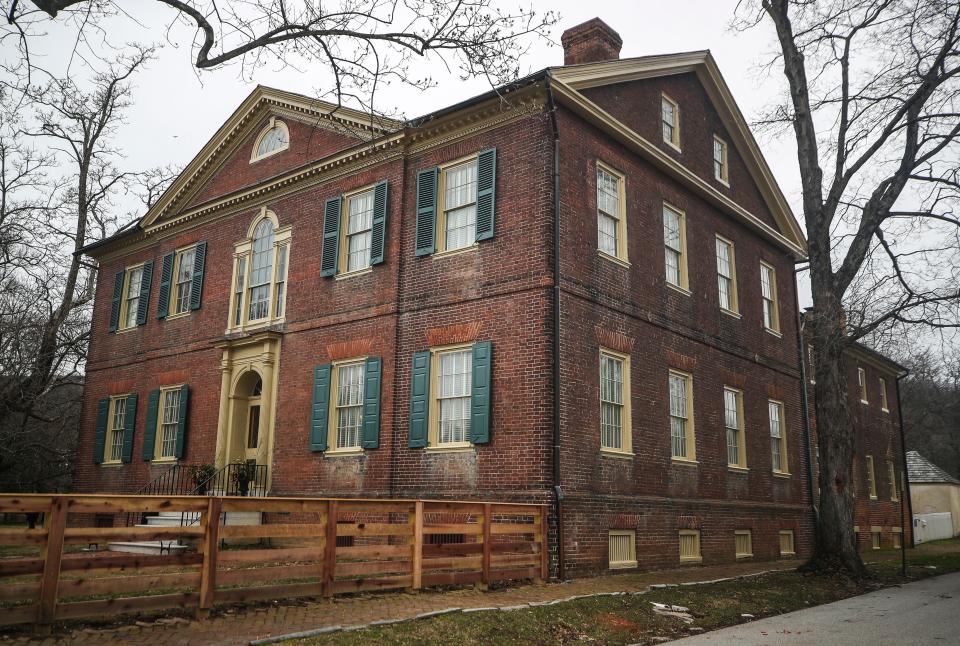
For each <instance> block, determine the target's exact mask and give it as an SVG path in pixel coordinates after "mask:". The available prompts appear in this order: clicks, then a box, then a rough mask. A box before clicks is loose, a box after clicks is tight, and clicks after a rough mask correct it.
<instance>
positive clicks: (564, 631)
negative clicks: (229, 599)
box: [293, 539, 960, 646]
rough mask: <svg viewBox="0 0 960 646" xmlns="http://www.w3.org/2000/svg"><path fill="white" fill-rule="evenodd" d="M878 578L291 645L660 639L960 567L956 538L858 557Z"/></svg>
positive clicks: (429, 625) (717, 589)
mask: <svg viewBox="0 0 960 646" xmlns="http://www.w3.org/2000/svg"><path fill="white" fill-rule="evenodd" d="M863 556H864V560H865V561H866V562H867V563H868V567H869V568H870V570H871V572H872V573H873V574H874V576H875V581H874V582H872V583H869V584H864V585H861V584H857V583H854V582H852V581H849V580H846V579H844V578H842V577H836V576H820V575H817V576H811V575H806V576H805V575H802V574H799V573H797V572H795V571H784V572H777V573H770V574H765V575H762V576H757V577H751V578H746V579H740V580H736V581H724V582H720V583H712V584H707V585H701V586H679V587H673V588H665V589H658V590H654V591H652V592H649V593H647V594H642V595H623V596H616V597H596V598H590V599H579V600H576V601H571V602H568V603H561V604H557V605H554V606H543V607H536V608H530V609H525V610H514V611H511V612H477V613H469V614H463V613H452V614H449V615H443V616H440V617H435V618H432V619H425V620H420V621H409V622H405V623H401V624H395V625H392V626H384V627H380V628H370V629H364V630H360V631H354V632H346V633H336V634H332V635H325V636H321V637H314V638H310V639H304V640H299V641H297V642H293V643H295V644H300V645H302V646H306V645H309V646H332V645H343V646H347V645H350V646H356V645H363V644H377V645H394V644H395V645H398V646H399V645H406V644H409V645H411V646H413V645H427V646H429V645H432V644H436V645H441V644H443V645H446V644H450V643H453V642H455V643H457V644H462V645H474V644H475V645H481V644H491V645H498V644H504V645H506V644H528V645H531V646H532V645H543V646H553V645H555V644H574V643H583V642H589V643H593V644H635V643H644V644H647V643H649V644H654V643H659V642H660V641H664V639H665V638H676V637H682V636H685V635H689V634H693V633H698V632H702V631H705V630H713V629H716V628H722V627H724V626H730V625H734V624H738V623H742V622H744V621H747V620H748V618H744V617H742V616H741V615H743V614H744V613H747V614H751V615H753V616H754V617H756V618H760V617H766V616H770V615H776V614H781V613H785V612H790V611H793V610H799V609H801V608H805V607H808V606H814V605H818V604H823V603H829V602H831V601H837V600H839V599H844V598H846V597H850V596H854V595H857V594H862V593H864V592H868V591H870V590H871V589H875V588H877V587H880V586H881V585H896V584H899V583H904V582H906V581H911V580H916V579H919V578H924V577H927V576H934V575H937V574H945V573H947V572H954V571H960V540H957V539H954V540H949V541H938V542H936V543H928V544H925V545H923V546H921V547H918V548H917V549H914V550H908V570H907V576H906V577H905V578H904V577H902V576H901V574H900V552H899V551H898V550H879V551H876V552H869V553H866V554H864V555H863ZM651 601H657V602H660V603H669V604H673V605H679V606H685V607H687V608H690V614H692V615H693V617H694V622H693V623H692V624H689V625H688V624H685V623H683V622H682V621H681V620H680V619H677V618H674V617H667V616H663V615H658V614H657V613H655V612H654V611H653V609H652V606H651V604H650V602H651Z"/></svg>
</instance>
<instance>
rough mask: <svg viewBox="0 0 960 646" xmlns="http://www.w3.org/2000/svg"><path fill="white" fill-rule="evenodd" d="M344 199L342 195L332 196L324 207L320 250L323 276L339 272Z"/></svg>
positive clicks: (321, 273)
mask: <svg viewBox="0 0 960 646" xmlns="http://www.w3.org/2000/svg"><path fill="white" fill-rule="evenodd" d="M342 201H343V196H342V195H338V196H336V197H331V198H330V199H329V200H327V202H326V204H325V205H324V207H323V244H322V248H321V250H320V275H321V276H333V275H335V274H336V273H337V253H338V252H339V246H340V209H341V208H342Z"/></svg>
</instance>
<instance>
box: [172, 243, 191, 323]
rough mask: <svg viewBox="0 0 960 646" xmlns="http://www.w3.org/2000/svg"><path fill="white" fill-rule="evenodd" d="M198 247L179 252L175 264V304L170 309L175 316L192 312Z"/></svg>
mask: <svg viewBox="0 0 960 646" xmlns="http://www.w3.org/2000/svg"><path fill="white" fill-rule="evenodd" d="M196 257H197V247H196V246H193V247H189V248H187V249H181V250H179V251H177V253H176V256H175V258H174V262H173V281H174V287H173V303H172V307H171V308H170V309H171V311H172V312H173V314H174V315H176V314H183V313H184V312H189V311H190V293H191V292H192V291H193V270H194V265H195V264H196V263H195V261H196Z"/></svg>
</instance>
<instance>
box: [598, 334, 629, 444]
mask: <svg viewBox="0 0 960 646" xmlns="http://www.w3.org/2000/svg"><path fill="white" fill-rule="evenodd" d="M603 355H606V356H608V357H611V358H613V359H619V360H620V361H622V362H623V417H622V418H621V420H620V422H621V425H620V444H621V446H622V448H620V449H614V448H610V447H605V446H602V445H601V447H600V452H601V453H607V454H611V455H615V456H618V457H619V456H623V457H632V456H633V406H632V405H631V401H630V400H631V399H632V397H631V393H632V390H631V388H630V355H629V354H623V353H622V352H617V351H615V350H610V349H609V348H604V347H601V348H600V354H599V355H598V358H597V364H598V366H597V369H598V371H599V363H600V357H602V356H603ZM599 395H600V393H599V388H598V390H597V403H598V406H597V412H598V414H602V413H601V411H602V409H603V404H602V402H601V401H600V397H599ZM601 419H602V417H598V418H597V421H598V422H599V421H600V420H601ZM598 428H599V423H598ZM601 441H602V434H601Z"/></svg>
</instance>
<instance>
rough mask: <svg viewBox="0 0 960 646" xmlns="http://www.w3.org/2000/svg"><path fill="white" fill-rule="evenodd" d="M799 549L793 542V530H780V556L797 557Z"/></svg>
mask: <svg viewBox="0 0 960 646" xmlns="http://www.w3.org/2000/svg"><path fill="white" fill-rule="evenodd" d="M796 553H797V549H796V547H795V545H794V541H793V530H792V529H781V530H780V556H795V555H796Z"/></svg>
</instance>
